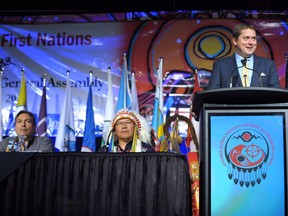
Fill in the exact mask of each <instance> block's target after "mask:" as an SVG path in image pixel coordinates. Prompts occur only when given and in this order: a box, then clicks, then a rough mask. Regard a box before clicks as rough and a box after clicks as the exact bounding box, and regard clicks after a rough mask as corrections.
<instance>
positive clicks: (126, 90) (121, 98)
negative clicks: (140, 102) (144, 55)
mask: <svg viewBox="0 0 288 216" xmlns="http://www.w3.org/2000/svg"><path fill="white" fill-rule="evenodd" d="M131 106H132V101H131V90H130V86H129V74H128V69H127V61H126V56H125V55H124V64H123V69H122V75H121V80H120V87H119V94H118V102H117V107H116V110H115V113H117V112H118V111H119V110H121V109H128V110H131Z"/></svg>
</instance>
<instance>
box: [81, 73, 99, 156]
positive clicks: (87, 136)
mask: <svg viewBox="0 0 288 216" xmlns="http://www.w3.org/2000/svg"><path fill="white" fill-rule="evenodd" d="M95 150H96V140H95V120H94V111H93V94H92V86H91V73H90V85H89V92H88V97H87V106H86V121H85V128H84V135H83V142H82V148H81V152H95Z"/></svg>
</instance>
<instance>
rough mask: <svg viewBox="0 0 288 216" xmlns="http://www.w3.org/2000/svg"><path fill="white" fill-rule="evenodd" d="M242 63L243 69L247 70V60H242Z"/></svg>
mask: <svg viewBox="0 0 288 216" xmlns="http://www.w3.org/2000/svg"><path fill="white" fill-rule="evenodd" d="M241 63H242V65H243V66H242V67H245V68H247V67H246V63H247V58H244V59H242V60H241Z"/></svg>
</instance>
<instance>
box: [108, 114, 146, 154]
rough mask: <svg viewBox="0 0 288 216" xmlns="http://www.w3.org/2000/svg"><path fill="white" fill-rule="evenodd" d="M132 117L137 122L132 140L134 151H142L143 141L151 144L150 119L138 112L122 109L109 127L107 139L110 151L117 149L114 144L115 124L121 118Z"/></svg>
mask: <svg viewBox="0 0 288 216" xmlns="http://www.w3.org/2000/svg"><path fill="white" fill-rule="evenodd" d="M124 118H125V119H130V120H132V121H133V122H134V123H135V129H134V135H133V142H132V152H140V151H141V142H145V143H149V144H151V126H150V125H149V123H148V121H147V120H146V119H145V118H144V117H143V116H141V115H139V114H138V113H136V112H133V111H130V110H127V109H121V110H120V111H119V112H118V113H117V114H116V115H115V116H114V118H113V120H112V122H111V124H110V126H109V127H108V133H106V134H108V136H107V137H106V140H107V142H106V143H107V146H106V147H107V148H109V151H113V152H114V151H115V146H114V138H115V137H114V131H115V124H116V122H117V121H119V120H120V119H124Z"/></svg>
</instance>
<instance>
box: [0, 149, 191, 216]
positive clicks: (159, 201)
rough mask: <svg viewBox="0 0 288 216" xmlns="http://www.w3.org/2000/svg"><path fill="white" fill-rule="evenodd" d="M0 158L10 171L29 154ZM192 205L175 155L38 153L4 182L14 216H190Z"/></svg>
mask: <svg viewBox="0 0 288 216" xmlns="http://www.w3.org/2000/svg"><path fill="white" fill-rule="evenodd" d="M1 154H2V155H3V154H5V155H6V159H5V161H6V162H5V166H9V164H10V162H9V160H10V161H15V160H23V159H21V158H22V157H23V154H25V153H18V154H17V153H16V154H15V153H14V154H13V155H12V154H11V156H10V155H9V154H10V153H1ZM7 155H8V156H7ZM0 157H1V155H0ZM19 158H20V159H19ZM1 166H3V160H2V161H1ZM1 166H0V167H1ZM1 170H2V169H1ZM1 170H0V172H1ZM191 203H192V201H191V191H190V176H189V168H188V163H187V160H186V156H184V155H181V154H176V153H67V152H61V153H36V154H32V155H31V157H30V159H28V160H27V159H25V160H24V162H23V164H22V165H21V166H20V167H18V168H17V169H16V170H15V171H14V172H12V174H10V175H9V176H7V177H6V178H4V180H2V182H0V215H9V216H11V215H21V216H23V215H29V216H32V215H37V216H39V215H41V216H44V215H51V216H52V215H53V216H55V215H105V216H108V215H111V216H137V215H151V216H152V215H153V216H156V215H157V216H161V215H163V216H169V215H179V216H185V215H189V216H191V215H192V213H191V212H192V210H191Z"/></svg>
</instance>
